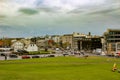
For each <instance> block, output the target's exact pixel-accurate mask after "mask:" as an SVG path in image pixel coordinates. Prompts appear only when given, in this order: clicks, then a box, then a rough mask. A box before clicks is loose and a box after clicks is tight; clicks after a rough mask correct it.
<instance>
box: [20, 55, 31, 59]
mask: <svg viewBox="0 0 120 80" xmlns="http://www.w3.org/2000/svg"><path fill="white" fill-rule="evenodd" d="M29 58H30V56H29V55H23V56H22V59H29Z"/></svg>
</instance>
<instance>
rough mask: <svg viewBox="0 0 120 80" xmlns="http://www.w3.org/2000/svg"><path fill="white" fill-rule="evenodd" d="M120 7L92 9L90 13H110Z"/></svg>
mask: <svg viewBox="0 0 120 80" xmlns="http://www.w3.org/2000/svg"><path fill="white" fill-rule="evenodd" d="M119 9H120V8H116V9H110V8H109V9H103V10H96V11H91V12H90V13H88V14H90V15H94V14H108V13H111V12H114V11H117V10H119Z"/></svg>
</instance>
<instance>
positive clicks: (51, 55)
mask: <svg viewBox="0 0 120 80" xmlns="http://www.w3.org/2000/svg"><path fill="white" fill-rule="evenodd" d="M1 56H9V58H18V57H19V56H18V55H16V54H9V55H5V54H1ZM42 57H55V55H54V54H50V55H22V56H21V58H22V59H30V58H42Z"/></svg>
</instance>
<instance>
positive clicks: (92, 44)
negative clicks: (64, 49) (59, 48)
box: [72, 33, 102, 51]
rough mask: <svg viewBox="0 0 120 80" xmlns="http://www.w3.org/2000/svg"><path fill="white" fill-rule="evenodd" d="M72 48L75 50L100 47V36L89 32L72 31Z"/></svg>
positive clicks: (88, 49) (89, 49) (90, 49)
mask: <svg viewBox="0 0 120 80" xmlns="http://www.w3.org/2000/svg"><path fill="white" fill-rule="evenodd" d="M72 47H73V49H75V50H86V51H92V50H94V49H97V48H102V44H101V37H100V36H91V34H90V33H89V34H88V35H86V34H81V33H73V46H72Z"/></svg>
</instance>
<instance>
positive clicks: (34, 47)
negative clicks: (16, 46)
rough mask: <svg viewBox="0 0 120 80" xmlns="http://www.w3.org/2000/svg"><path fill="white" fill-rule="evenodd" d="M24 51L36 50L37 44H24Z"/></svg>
mask: <svg viewBox="0 0 120 80" xmlns="http://www.w3.org/2000/svg"><path fill="white" fill-rule="evenodd" d="M25 50H26V51H29V52H31V51H38V46H37V45H36V44H29V45H28V46H26V48H25Z"/></svg>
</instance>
